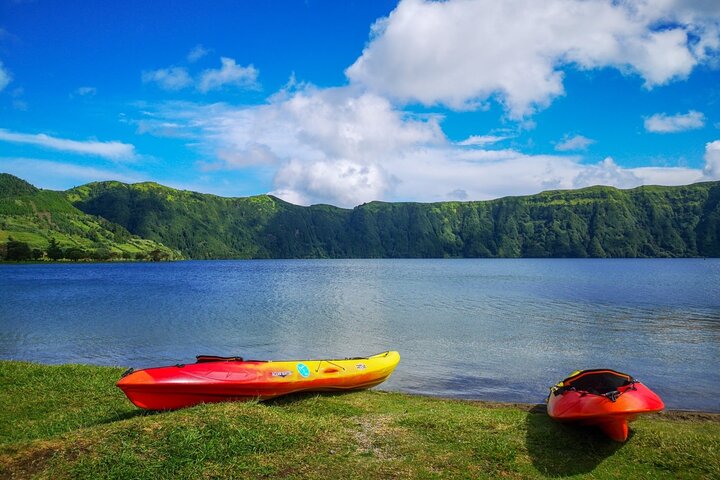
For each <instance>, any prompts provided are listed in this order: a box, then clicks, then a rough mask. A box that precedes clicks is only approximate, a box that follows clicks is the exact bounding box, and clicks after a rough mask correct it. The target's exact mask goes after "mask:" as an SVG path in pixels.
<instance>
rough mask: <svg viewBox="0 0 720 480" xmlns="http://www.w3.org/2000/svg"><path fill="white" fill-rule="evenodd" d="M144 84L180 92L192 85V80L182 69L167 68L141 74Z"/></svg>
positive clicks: (185, 70)
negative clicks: (156, 85)
mask: <svg viewBox="0 0 720 480" xmlns="http://www.w3.org/2000/svg"><path fill="white" fill-rule="evenodd" d="M142 81H143V82H144V83H157V84H158V85H159V86H160V88H162V89H164V90H171V91H174V90H182V89H183V88H186V87H188V86H190V85H192V83H193V80H192V78H191V77H190V74H189V73H188V71H187V69H186V68H184V67H169V68H161V69H159V70H151V71H148V72H143V73H142Z"/></svg>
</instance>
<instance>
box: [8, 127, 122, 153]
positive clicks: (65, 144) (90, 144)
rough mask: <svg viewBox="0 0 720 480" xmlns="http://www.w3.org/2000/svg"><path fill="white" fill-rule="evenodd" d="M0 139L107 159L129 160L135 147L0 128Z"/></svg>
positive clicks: (118, 143)
mask: <svg viewBox="0 0 720 480" xmlns="http://www.w3.org/2000/svg"><path fill="white" fill-rule="evenodd" d="M0 141H3V142H10V143H20V144H25V145H35V146H38V147H43V148H49V149H52V150H59V151H64V152H70V153H78V154H81V155H94V156H98V157H103V158H107V159H109V160H131V159H134V158H135V147H134V146H133V145H129V144H127V143H121V142H98V141H95V140H88V141H84V142H81V141H77V140H67V139H64V138H57V137H51V136H50V135H45V134H44V133H39V134H27V133H16V132H10V131H8V130H5V129H0Z"/></svg>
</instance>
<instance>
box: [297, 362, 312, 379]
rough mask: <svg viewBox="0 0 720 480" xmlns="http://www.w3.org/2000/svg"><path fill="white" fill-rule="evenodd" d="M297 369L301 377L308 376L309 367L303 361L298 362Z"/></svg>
mask: <svg viewBox="0 0 720 480" xmlns="http://www.w3.org/2000/svg"><path fill="white" fill-rule="evenodd" d="M297 371H298V373H299V374H300V376H301V377H309V376H310V369H309V368H308V367H307V365H305V364H304V363H298V366H297Z"/></svg>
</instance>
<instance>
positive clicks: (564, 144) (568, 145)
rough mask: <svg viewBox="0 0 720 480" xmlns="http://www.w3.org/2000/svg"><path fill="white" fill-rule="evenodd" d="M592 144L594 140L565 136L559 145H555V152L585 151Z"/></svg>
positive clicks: (578, 136) (579, 136)
mask: <svg viewBox="0 0 720 480" xmlns="http://www.w3.org/2000/svg"><path fill="white" fill-rule="evenodd" d="M593 143H595V140H592V139H590V138H587V137H584V136H582V135H574V136H572V137H571V136H568V135H565V138H563V140H562V141H561V142H560V143H558V144H557V145H555V150H557V151H558V152H570V151H577V150H587V148H588V147H589V146H590V145H592V144H593Z"/></svg>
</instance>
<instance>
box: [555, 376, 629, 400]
mask: <svg viewBox="0 0 720 480" xmlns="http://www.w3.org/2000/svg"><path fill="white" fill-rule="evenodd" d="M634 381H635V380H634V379H633V378H632V377H631V376H630V375H627V374H625V373H620V372H616V371H615V370H583V371H581V372H579V373H577V374H575V375H573V376H571V377H568V378H566V379H565V380H563V381H562V385H563V389H564V390H568V389H575V390H578V391H582V392H588V393H592V394H595V395H605V394H607V393H610V392H614V391H617V389H618V388H620V387H624V386H626V385H629V384H631V383H633V382H634Z"/></svg>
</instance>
